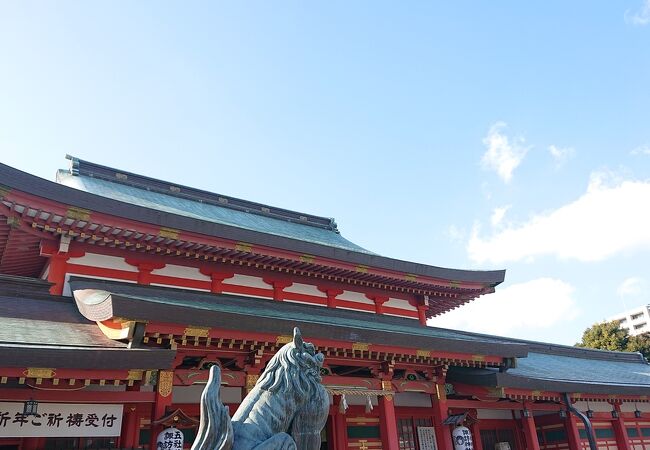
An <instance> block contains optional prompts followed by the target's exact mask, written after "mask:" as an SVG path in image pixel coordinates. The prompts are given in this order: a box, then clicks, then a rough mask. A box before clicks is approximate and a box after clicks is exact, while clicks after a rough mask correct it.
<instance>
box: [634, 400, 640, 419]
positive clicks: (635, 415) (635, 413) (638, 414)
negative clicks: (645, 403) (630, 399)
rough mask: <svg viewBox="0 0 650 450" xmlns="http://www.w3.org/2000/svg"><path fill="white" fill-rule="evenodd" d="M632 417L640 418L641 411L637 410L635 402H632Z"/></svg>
mask: <svg viewBox="0 0 650 450" xmlns="http://www.w3.org/2000/svg"><path fill="white" fill-rule="evenodd" d="M634 417H636V418H637V419H640V418H641V411H639V407H638V406H636V403H635V404H634Z"/></svg>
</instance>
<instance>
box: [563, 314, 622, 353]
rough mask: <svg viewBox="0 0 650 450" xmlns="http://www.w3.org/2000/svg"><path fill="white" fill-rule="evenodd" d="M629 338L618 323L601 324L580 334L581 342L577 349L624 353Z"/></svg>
mask: <svg viewBox="0 0 650 450" xmlns="http://www.w3.org/2000/svg"><path fill="white" fill-rule="evenodd" d="M629 341H630V337H629V336H628V334H627V330H624V329H622V328H621V327H620V324H619V322H618V321H616V320H615V321H613V322H601V323H597V324H595V325H592V326H591V327H589V328H587V329H586V330H585V331H584V333H582V341H581V342H578V343H577V344H576V346H577V347H588V348H598V349H601V350H618V351H626V350H627V346H628V343H629Z"/></svg>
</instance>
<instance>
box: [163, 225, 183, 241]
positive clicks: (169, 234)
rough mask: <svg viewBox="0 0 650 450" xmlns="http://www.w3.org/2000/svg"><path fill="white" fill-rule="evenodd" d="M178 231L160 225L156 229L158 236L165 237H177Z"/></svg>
mask: <svg viewBox="0 0 650 450" xmlns="http://www.w3.org/2000/svg"><path fill="white" fill-rule="evenodd" d="M179 233H180V231H178V230H174V229H173V228H167V227H161V228H160V231H158V236H159V237H161V238H166V239H178V234H179Z"/></svg>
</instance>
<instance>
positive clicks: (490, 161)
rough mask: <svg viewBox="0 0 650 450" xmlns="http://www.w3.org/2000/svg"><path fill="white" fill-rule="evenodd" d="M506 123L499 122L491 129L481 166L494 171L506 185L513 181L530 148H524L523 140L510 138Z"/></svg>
mask: <svg viewBox="0 0 650 450" xmlns="http://www.w3.org/2000/svg"><path fill="white" fill-rule="evenodd" d="M506 127H507V125H506V123H505V122H497V123H495V124H494V125H492V126H491V127H490V130H489V131H488V134H487V136H485V138H483V144H484V145H485V146H486V147H487V150H486V152H485V153H484V154H483V158H482V159H481V164H482V165H483V167H484V168H485V169H489V170H494V171H495V172H496V173H497V174H498V175H499V177H500V178H501V179H502V180H503V181H504V182H506V183H508V182H510V180H511V179H512V173H513V172H514V170H515V169H516V168H517V167H518V166H519V164H521V162H522V161H523V159H524V157H525V156H526V153H527V152H528V150H529V147H525V146H524V142H525V141H524V139H523V138H509V137H508V136H507V135H506V134H505V133H504V130H505V128H506Z"/></svg>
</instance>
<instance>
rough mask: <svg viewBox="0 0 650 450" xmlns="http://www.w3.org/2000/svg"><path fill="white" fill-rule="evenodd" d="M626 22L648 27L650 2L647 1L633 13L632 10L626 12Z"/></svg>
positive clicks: (649, 0)
mask: <svg viewBox="0 0 650 450" xmlns="http://www.w3.org/2000/svg"><path fill="white" fill-rule="evenodd" d="M625 21H626V22H627V23H631V24H633V25H641V26H643V25H647V24H649V23H650V0H645V1H644V2H643V4H642V5H641V8H640V9H639V10H638V11H636V12H632V11H630V10H627V11H625Z"/></svg>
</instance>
